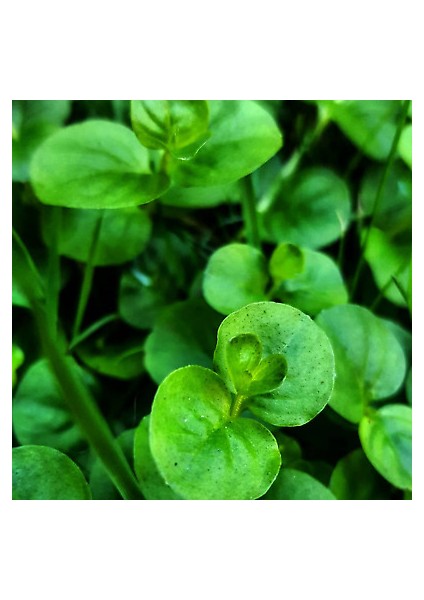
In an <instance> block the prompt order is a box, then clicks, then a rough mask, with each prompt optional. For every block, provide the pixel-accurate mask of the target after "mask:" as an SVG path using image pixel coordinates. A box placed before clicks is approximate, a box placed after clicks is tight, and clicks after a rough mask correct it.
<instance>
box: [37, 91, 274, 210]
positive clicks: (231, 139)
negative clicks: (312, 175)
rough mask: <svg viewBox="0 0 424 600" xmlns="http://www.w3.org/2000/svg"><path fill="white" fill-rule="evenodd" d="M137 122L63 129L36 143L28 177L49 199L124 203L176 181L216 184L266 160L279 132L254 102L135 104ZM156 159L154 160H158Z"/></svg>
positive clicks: (71, 203)
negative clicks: (41, 142) (129, 125)
mask: <svg viewBox="0 0 424 600" xmlns="http://www.w3.org/2000/svg"><path fill="white" fill-rule="evenodd" d="M131 117H132V127H133V130H134V131H131V130H130V129H129V128H127V127H125V126H123V125H120V124H117V123H112V122H109V121H100V120H93V121H86V122H84V123H78V124H74V125H70V126H68V127H65V128H64V129H62V130H60V131H58V132H56V133H55V134H53V135H52V136H50V137H49V138H48V139H47V140H46V141H45V142H43V144H42V145H41V146H40V147H39V148H38V149H37V151H36V152H35V154H34V157H33V160H32V163H31V167H30V174H31V182H32V185H33V187H34V190H35V193H36V194H37V197H38V198H39V199H40V200H41V201H42V202H43V203H45V204H52V205H58V206H66V207H69V208H95V209H100V208H123V207H128V206H137V205H140V204H144V203H146V202H150V201H151V200H154V199H155V198H158V197H159V196H161V195H162V194H164V193H165V191H166V190H167V189H168V188H169V187H170V184H171V180H172V185H173V186H183V187H196V186H200V187H202V186H219V185H223V184H227V183H231V182H234V181H237V180H238V179H240V178H242V177H244V176H245V175H247V174H249V173H251V172H252V171H254V170H255V169H257V168H258V167H260V166H261V165H262V164H264V163H265V162H266V161H267V160H269V159H270V158H271V157H272V156H273V155H274V154H275V153H276V152H277V151H278V150H279V149H280V147H281V145H282V136H281V133H280V130H279V128H278V126H277V124H276V123H275V121H274V119H273V118H272V116H271V115H270V114H269V113H268V112H267V111H266V110H265V109H264V108H262V107H261V106H260V105H259V104H257V103H256V102H254V101H249V100H241V101H232V100H226V101H217V100H214V101H209V102H207V101H141V100H136V101H132V103H131ZM153 165H154V166H153Z"/></svg>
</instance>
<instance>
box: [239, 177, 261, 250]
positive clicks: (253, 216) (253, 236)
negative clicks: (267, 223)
mask: <svg viewBox="0 0 424 600" xmlns="http://www.w3.org/2000/svg"><path fill="white" fill-rule="evenodd" d="M241 183H242V187H243V194H242V211H243V221H244V226H245V228H246V237H247V243H248V244H249V245H250V246H253V247H254V248H257V249H258V250H260V249H261V240H260V236H259V228H258V215H257V212H256V205H255V196H254V193H253V185H252V179H251V177H250V175H248V176H247V177H244V178H243V179H242V180H241Z"/></svg>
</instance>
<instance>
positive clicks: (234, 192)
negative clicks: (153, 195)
mask: <svg viewBox="0 0 424 600" xmlns="http://www.w3.org/2000/svg"><path fill="white" fill-rule="evenodd" d="M160 201H161V203H162V204H166V205H168V206H179V207H181V208H182V207H185V208H211V207H214V206H219V205H220V204H224V203H237V202H240V201H241V188H240V185H238V184H237V183H227V184H225V185H214V186H210V187H177V186H172V187H171V188H170V189H169V190H168V191H167V192H165V194H163V196H161V197H160Z"/></svg>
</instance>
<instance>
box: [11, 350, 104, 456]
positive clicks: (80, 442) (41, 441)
mask: <svg viewBox="0 0 424 600" xmlns="http://www.w3.org/2000/svg"><path fill="white" fill-rule="evenodd" d="M68 363H69V367H70V368H71V369H72V371H73V372H74V374H75V376H77V377H79V378H81V379H82V381H84V383H85V384H86V385H90V386H91V387H93V385H94V382H93V379H92V377H91V376H89V375H88V373H86V372H85V371H83V369H81V367H80V366H79V365H77V363H76V362H75V361H74V360H73V359H72V358H68ZM12 423H13V431H14V433H15V436H16V438H17V440H18V441H19V443H20V444H21V445H27V444H28V445H34V444H35V445H42V446H51V447H52V448H56V449H57V450H61V451H62V452H65V453H67V454H69V453H72V452H75V451H78V450H81V449H82V448H84V447H85V446H86V441H85V438H84V436H83V434H82V433H81V430H80V428H79V427H78V425H76V424H75V421H74V418H73V417H72V414H71V412H70V410H69V408H68V406H67V404H66V403H65V400H64V398H63V392H62V390H61V388H60V386H59V384H58V382H57V380H56V378H55V376H54V375H53V373H52V372H51V370H50V366H49V362H48V361H47V360H46V359H44V358H43V359H41V360H38V361H36V362H34V363H32V365H31V366H30V367H29V368H28V370H27V371H26V372H25V375H24V376H23V378H22V380H21V382H20V384H19V386H18V388H17V391H16V394H15V396H14V398H13V404H12Z"/></svg>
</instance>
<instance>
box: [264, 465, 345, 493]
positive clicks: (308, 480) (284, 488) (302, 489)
mask: <svg viewBox="0 0 424 600" xmlns="http://www.w3.org/2000/svg"><path fill="white" fill-rule="evenodd" d="M263 500H337V498H336V497H335V496H334V495H333V494H332V492H331V491H330V490H329V489H328V488H327V487H325V486H324V485H323V484H322V483H320V482H319V481H318V480H317V479H315V478H314V477H312V476H311V475H308V473H304V472H303V471H298V470H297V469H290V468H284V467H283V468H282V469H281V471H280V473H279V475H278V477H277V479H276V480H275V481H274V483H273V484H272V486H271V488H270V489H269V491H268V492H267V493H266V494H265V496H264V497H263Z"/></svg>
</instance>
